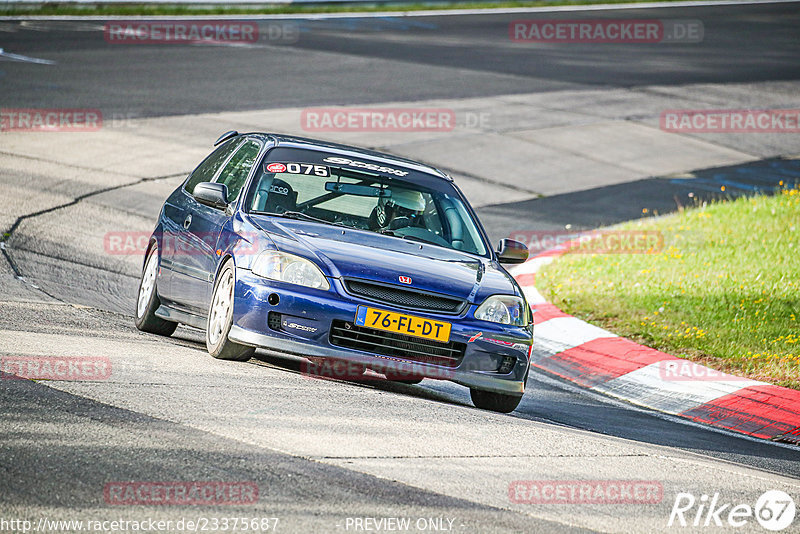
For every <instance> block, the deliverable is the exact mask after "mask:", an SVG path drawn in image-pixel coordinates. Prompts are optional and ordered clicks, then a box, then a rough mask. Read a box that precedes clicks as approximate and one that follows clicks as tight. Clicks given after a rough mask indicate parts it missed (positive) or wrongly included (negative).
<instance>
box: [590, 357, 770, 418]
mask: <svg viewBox="0 0 800 534" xmlns="http://www.w3.org/2000/svg"><path fill="white" fill-rule="evenodd" d="M660 363H661V362H656V363H653V364H650V365H647V366H645V367H642V368H641V369H637V370H635V371H631V372H629V373H626V374H624V375H622V376H620V377H618V378H614V379H612V380H609V381H608V382H605V383H602V384H598V385H596V386H594V388H593V389H594V390H596V391H600V392H602V393H606V394H607V395H612V396H614V397H619V398H623V399H627V400H629V401H631V402H635V403H636V404H640V405H642V406H647V407H648V408H653V409H655V410H659V411H662V412H666V413H671V414H680V413H682V412H685V411H686V410H690V409H692V408H695V407H697V406H700V405H701V404H706V403H707V402H711V401H713V400H715V399H718V398H720V397H724V396H725V395H730V394H731V393H735V392H737V391H739V390H740V389H743V388H746V387H750V386H760V385H765V383H764V382H757V381H755V380H748V379H734V380H715V381H711V380H670V379H666V378H664V376H662V375H663V370H662V367H661V365H660ZM698 367H699V366H698Z"/></svg>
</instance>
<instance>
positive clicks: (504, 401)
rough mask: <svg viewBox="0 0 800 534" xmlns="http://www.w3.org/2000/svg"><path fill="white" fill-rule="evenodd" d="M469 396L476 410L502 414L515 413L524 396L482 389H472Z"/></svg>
mask: <svg viewBox="0 0 800 534" xmlns="http://www.w3.org/2000/svg"><path fill="white" fill-rule="evenodd" d="M469 396H470V397H472V403H473V404H474V405H475V407H476V408H480V409H481V410H491V411H493V412H500V413H511V412H513V411H514V410H516V409H517V406H519V403H520V401H521V400H522V395H506V394H505V393H494V392H493V391H484V390H482V389H470V390H469Z"/></svg>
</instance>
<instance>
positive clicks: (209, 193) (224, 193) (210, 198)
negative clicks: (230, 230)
mask: <svg viewBox="0 0 800 534" xmlns="http://www.w3.org/2000/svg"><path fill="white" fill-rule="evenodd" d="M193 195H194V198H195V200H197V201H198V202H199V203H201V204H205V205H206V206H211V207H212V208H218V209H225V208H227V207H228V186H226V185H225V184H217V183H214V182H200V183H199V184H197V185H196V186H194V193H193Z"/></svg>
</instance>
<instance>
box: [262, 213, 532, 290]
mask: <svg viewBox="0 0 800 534" xmlns="http://www.w3.org/2000/svg"><path fill="white" fill-rule="evenodd" d="M250 218H251V220H252V222H253V223H254V224H255V225H256V226H258V227H259V228H261V229H262V230H263V231H264V232H266V233H267V234H268V235H269V237H270V239H271V240H272V241H273V242H274V243H275V246H276V247H277V248H278V250H281V251H283V252H288V253H290V254H297V255H299V256H303V257H306V258H309V259H312V260H314V261H315V262H316V263H317V265H319V266H320V268H321V269H322V270H323V272H325V274H326V275H327V276H331V277H334V278H358V279H361V280H370V281H374V282H380V283H386V284H394V285H407V287H409V288H410V289H416V290H423V291H430V292H434V293H442V294H446V295H451V296H454V297H457V298H460V299H468V300H469V301H471V302H476V303H478V302H481V301H483V299H484V298H486V297H487V296H488V295H491V294H496V293H501V294H519V291H518V289H517V285H516V284H515V283H514V281H513V279H512V278H511V276H509V275H508V273H506V272H505V271H504V270H502V269H501V268H500V267H499V265H498V264H496V263H495V262H494V261H492V260H490V259H489V258H481V257H478V256H474V255H471V254H466V253H464V252H460V251H457V250H450V249H447V248H443V247H438V246H434V245H428V244H424V243H420V242H418V241H410V240H406V239H399V238H396V237H391V236H384V235H381V234H378V233H375V232H369V231H365V230H355V229H350V228H342V227H338V226H332V225H326V224H319V223H314V222H309V221H298V220H293V219H279V218H276V217H268V216H259V215H252V216H251V217H250ZM401 276H402V277H408V278H410V279H411V283H410V284H403V283H401V282H400V277H401Z"/></svg>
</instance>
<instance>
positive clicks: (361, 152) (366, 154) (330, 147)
mask: <svg viewBox="0 0 800 534" xmlns="http://www.w3.org/2000/svg"><path fill="white" fill-rule="evenodd" d="M242 135H259V136H262V137H265V138H269V139H271V140H272V141H274V142H275V146H280V147H284V148H299V149H305V150H317V151H319V152H326V153H331V154H337V155H342V156H347V157H351V158H364V159H369V160H370V161H373V162H375V163H380V164H382V165H399V166H401V167H405V168H408V169H412V170H414V171H417V172H423V173H425V174H428V175H431V176H434V177H437V178H440V179H442V180H445V181H447V182H452V181H453V179H452V178H451V177H450V176H448V175H447V174H445V173H444V172H442V171H440V170H439V169H437V168H436V167H431V166H430V165H425V164H423V163H420V162H418V161H414V160H411V159H407V158H403V157H400V156H393V155H391V154H385V153H383V152H377V151H375V150H369V149H366V148H359V147H355V146H350V145H342V144H339V143H332V142H329V141H322V140H321V139H311V138H308V137H298V136H294V135H285V134H275V133H265V132H251V133H248V134H242Z"/></svg>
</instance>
